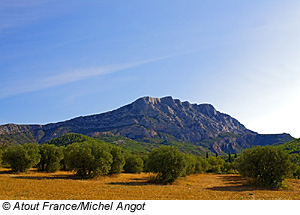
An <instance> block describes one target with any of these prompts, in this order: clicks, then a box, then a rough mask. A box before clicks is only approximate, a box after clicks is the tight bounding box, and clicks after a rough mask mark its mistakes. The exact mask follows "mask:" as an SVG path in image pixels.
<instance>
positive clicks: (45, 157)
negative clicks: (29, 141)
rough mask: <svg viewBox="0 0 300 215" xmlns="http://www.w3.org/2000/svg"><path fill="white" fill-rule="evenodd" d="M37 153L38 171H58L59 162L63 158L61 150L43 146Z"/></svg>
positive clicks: (52, 146) (51, 146) (46, 145)
mask: <svg viewBox="0 0 300 215" xmlns="http://www.w3.org/2000/svg"><path fill="white" fill-rule="evenodd" d="M39 153H40V155H41V159H40V162H39V163H38V165H37V168H38V170H39V171H42V172H56V171H58V170H59V168H60V161H61V160H62V159H63V156H64V155H63V152H62V149H61V148H58V147H57V146H55V145H48V144H43V145H40V146H39Z"/></svg>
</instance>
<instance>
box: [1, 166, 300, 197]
mask: <svg viewBox="0 0 300 215" xmlns="http://www.w3.org/2000/svg"><path fill="white" fill-rule="evenodd" d="M150 176H151V175H150V174H148V173H141V174H126V173H122V174H119V175H112V176H99V177H96V178H93V179H89V180H80V179H78V178H76V176H74V174H73V173H72V172H64V171H59V172H56V173H41V172H37V171H36V170H35V169H30V170H29V171H28V172H27V173H19V174H12V173H11V172H10V169H6V168H0V199H2V200H4V199H7V200H15V199H18V200H23V199H26V200H37V199H39V200H46V199H49V200H79V199H81V200H95V199H101V200H131V199H135V200H175V199H178V200H179V199H180V200H222V199H227V200H255V199H257V200H262V199H276V200H280V199H297V200H300V180H299V179H287V180H285V184H286V185H287V187H288V188H284V189H265V188H258V187H252V186H249V185H247V184H246V179H245V178H243V177H241V176H239V175H237V174H197V175H189V176H187V177H184V178H179V179H178V180H177V181H176V182H174V184H172V185H158V184H150V183H148V180H149V177H150Z"/></svg>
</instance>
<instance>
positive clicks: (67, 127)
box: [0, 97, 293, 153]
mask: <svg viewBox="0 0 300 215" xmlns="http://www.w3.org/2000/svg"><path fill="white" fill-rule="evenodd" d="M67 133H78V134H84V135H88V136H91V137H101V136H103V135H104V136H123V137H127V138H130V139H132V140H136V141H140V142H147V141H148V142H151V141H153V139H155V140H161V141H162V142H163V141H164V142H166V141H167V142H168V141H177V142H188V143H192V144H194V145H199V146H203V147H204V148H206V149H209V150H211V151H213V152H218V153H222V152H228V151H231V152H235V151H241V150H242V149H244V148H249V147H251V146H253V145H267V144H269V145H273V144H280V143H285V142H288V141H291V140H293V137H291V136H290V135H289V134H276V135H262V134H258V133H256V132H253V131H251V130H249V129H247V128H246V127H245V126H244V125H242V124H241V123H240V122H239V121H238V120H236V119H234V118H233V117H231V116H229V115H227V114H224V113H221V112H219V111H217V110H216V109H215V108H214V107H213V106H212V105H210V104H199V105H198V104H190V103H189V102H186V101H185V102H181V101H180V100H178V99H173V98H172V97H164V98H152V97H143V98H139V99H137V100H136V101H134V102H133V103H131V104H128V105H125V106H123V107H121V108H119V109H116V110H113V111H109V112H106V113H102V114H96V115H91V116H81V117H77V118H74V119H71V120H68V121H64V122H58V123H51V124H47V125H15V124H8V125H2V126H0V142H1V143H2V144H8V143H25V142H37V143H43V142H45V141H47V140H50V139H53V138H55V137H59V136H61V135H64V134H67Z"/></svg>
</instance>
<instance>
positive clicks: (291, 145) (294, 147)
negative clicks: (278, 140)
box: [276, 138, 300, 164]
mask: <svg viewBox="0 0 300 215" xmlns="http://www.w3.org/2000/svg"><path fill="white" fill-rule="evenodd" d="M276 147H278V148H279V149H282V150H284V151H285V152H287V153H288V154H289V155H290V159H291V161H292V162H293V163H298V164H299V163H300V138H299V139H295V140H293V141H290V142H288V143H284V144H281V145H277V146H276Z"/></svg>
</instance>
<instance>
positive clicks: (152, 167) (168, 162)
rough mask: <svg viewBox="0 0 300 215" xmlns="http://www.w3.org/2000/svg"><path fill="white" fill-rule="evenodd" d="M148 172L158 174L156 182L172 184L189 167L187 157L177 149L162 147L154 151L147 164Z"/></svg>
mask: <svg viewBox="0 0 300 215" xmlns="http://www.w3.org/2000/svg"><path fill="white" fill-rule="evenodd" d="M146 165H147V170H149V171H151V172H154V173H158V174H157V177H156V180H157V181H159V182H163V183H172V182H174V181H175V180H176V179H177V178H179V177H180V176H181V175H182V174H184V171H185V168H186V166H187V164H186V159H185V156H184V155H183V154H182V153H180V152H179V151H178V148H176V147H168V146H161V147H159V148H157V149H154V150H153V151H152V152H151V153H150V155H149V159H148V161H147V163H146Z"/></svg>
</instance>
